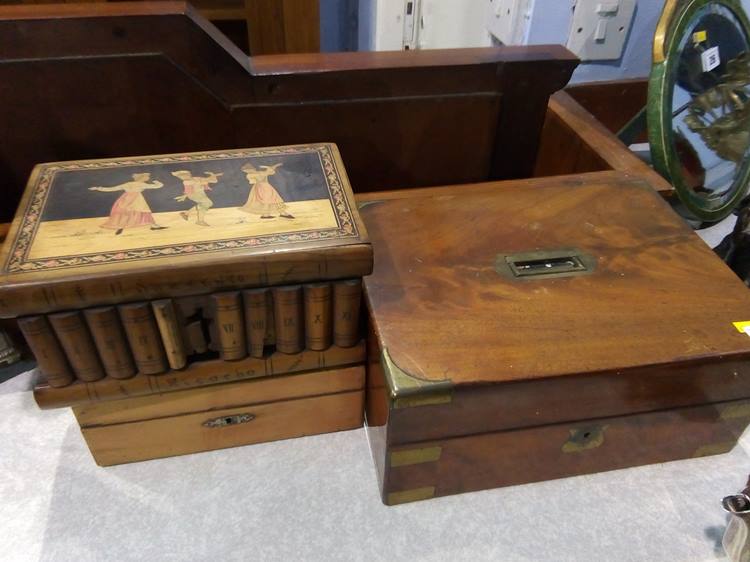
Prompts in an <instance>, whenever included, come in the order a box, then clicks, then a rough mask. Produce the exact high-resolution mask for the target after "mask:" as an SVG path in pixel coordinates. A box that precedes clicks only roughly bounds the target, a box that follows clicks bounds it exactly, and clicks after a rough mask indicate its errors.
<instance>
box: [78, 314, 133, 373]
mask: <svg viewBox="0 0 750 562" xmlns="http://www.w3.org/2000/svg"><path fill="white" fill-rule="evenodd" d="M83 314H84V316H85V317H86V323H87V324H88V326H89V330H90V331H91V337H92V338H94V345H96V349H97V351H98V352H99V358H100V359H101V361H102V365H104V371H105V372H106V373H107V375H108V376H110V377H112V378H114V379H129V378H130V377H132V376H134V375H135V373H136V369H135V364H134V363H133V357H132V356H131V355H130V349H129V348H128V342H127V340H126V339H125V332H124V331H123V329H122V326H121V325H120V317H119V316H118V314H117V309H115V307H114V306H106V307H101V308H89V309H87V310H85V311H84V312H83Z"/></svg>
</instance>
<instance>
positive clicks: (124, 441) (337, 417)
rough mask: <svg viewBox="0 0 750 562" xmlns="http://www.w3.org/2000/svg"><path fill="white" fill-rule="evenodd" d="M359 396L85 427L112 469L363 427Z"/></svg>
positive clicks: (96, 452)
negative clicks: (135, 463)
mask: <svg viewBox="0 0 750 562" xmlns="http://www.w3.org/2000/svg"><path fill="white" fill-rule="evenodd" d="M363 400H364V391H363V390H356V391H350V392H341V393H337V394H328V395H323V396H315V397H311V398H302V399H298V400H286V401H282V402H271V403H265V404H257V405H248V406H237V407H233V408H227V409H222V410H212V411H206V412H200V413H193V414H185V415H177V416H170V417H165V418H158V419H150V420H145V421H135V422H128V423H118V424H112V425H103V426H90V427H82V428H81V432H82V433H83V436H84V438H85V439H86V442H87V443H88V446H89V449H90V450H91V454H92V455H93V456H94V459H95V460H96V462H97V464H99V465H101V466H110V465H115V464H123V463H128V462H137V461H143V460H149V459H155V458H162V457H171V456H176V455H185V454H189V453H198V452H202V451H212V450H216V449H225V448H228V447H238V446H241V445H250V444H253V443H263V442H268V441H278V440H281V439H289V438H293V437H303V436H306V435H318V434H321V433H330V432H334V431H343V430H347V429H356V428H358V427H361V426H362V408H363Z"/></svg>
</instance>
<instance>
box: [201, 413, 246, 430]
mask: <svg viewBox="0 0 750 562" xmlns="http://www.w3.org/2000/svg"><path fill="white" fill-rule="evenodd" d="M254 419H255V416H254V415H253V414H234V415H233V416H222V417H220V418H213V419H210V420H206V421H204V422H203V427H226V426H228V425H238V424H241V423H247V422H249V421H253V420H254Z"/></svg>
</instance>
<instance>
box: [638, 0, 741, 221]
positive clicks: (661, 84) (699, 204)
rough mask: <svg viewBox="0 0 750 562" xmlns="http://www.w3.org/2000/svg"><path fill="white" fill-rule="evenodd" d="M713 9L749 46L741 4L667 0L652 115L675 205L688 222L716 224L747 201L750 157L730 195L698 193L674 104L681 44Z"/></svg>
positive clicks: (654, 154) (655, 143) (658, 160)
mask: <svg viewBox="0 0 750 562" xmlns="http://www.w3.org/2000/svg"><path fill="white" fill-rule="evenodd" d="M712 4H713V5H719V6H722V7H725V8H726V9H728V10H729V11H730V12H732V14H733V15H734V16H735V17H736V18H737V21H738V22H739V24H740V27H741V30H742V32H743V33H744V35H745V39H746V41H747V42H748V44H749V45H750V21H748V18H747V15H746V14H745V11H744V9H743V8H742V5H741V4H740V1H739V0H667V3H666V4H665V7H664V11H663V12H662V16H661V19H660V21H659V25H658V27H657V30H656V34H655V37H654V53H653V67H652V70H651V76H650V78H649V88H648V110H647V114H648V115H647V117H648V131H649V144H650V145H651V158H652V162H653V165H654V168H655V169H656V170H657V171H658V172H659V173H660V174H661V175H663V176H664V177H665V178H667V179H668V180H669V181H670V182H671V183H672V185H674V187H675V189H676V190H677V195H678V197H679V200H680V202H679V203H676V205H675V206H676V210H677V211H678V212H680V213H681V214H682V215H684V216H685V217H687V218H690V219H698V220H700V221H706V222H716V221H719V220H721V219H723V218H725V217H726V216H728V215H729V214H730V213H731V212H732V211H733V210H734V208H735V207H736V206H737V204H738V203H739V202H740V200H742V198H743V197H744V195H745V193H746V191H747V187H748V184H749V183H750V158H745V159H744V160H743V162H742V163H741V164H740V165H739V168H738V170H737V173H736V175H735V178H734V181H733V182H732V185H731V187H730V188H729V190H728V191H727V192H726V193H725V194H723V195H720V196H717V197H714V198H707V197H702V196H700V195H698V194H696V193H695V191H693V189H691V188H690V187H689V186H688V185H687V183H686V181H685V177H684V176H683V169H682V165H681V161H680V158H679V155H678V153H677V147H676V144H675V135H674V132H673V105H672V104H673V97H674V87H675V82H676V78H677V68H678V65H679V61H680V55H681V53H680V44H681V42H682V40H683V38H684V37H685V34H686V33H690V32H691V30H692V27H693V26H694V25H695V21H694V20H695V16H696V14H698V12H699V11H700V10H701V9H703V8H705V7H706V6H709V5H712ZM749 50H750V49H749Z"/></svg>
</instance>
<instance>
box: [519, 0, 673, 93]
mask: <svg viewBox="0 0 750 562" xmlns="http://www.w3.org/2000/svg"><path fill="white" fill-rule="evenodd" d="M663 6H664V1H663V0H638V4H637V6H636V9H635V17H634V20H633V24H632V25H631V27H630V32H629V35H628V38H627V41H626V43H625V50H624V51H623V56H622V57H621V58H620V60H617V61H601V62H592V63H581V65H580V66H579V67H578V69H577V70H576V72H575V74H573V78H572V80H571V82H594V81H599V80H620V79H624V78H641V77H645V76H648V74H649V72H650V70H651V48H652V45H653V39H654V31H655V30H656V24H657V23H658V21H659V16H660V15H661V10H662V7H663ZM572 17H573V2H572V0H534V10H533V12H532V16H531V21H530V23H529V30H528V44H530V45H536V44H543V43H559V44H561V45H565V44H566V43H567V42H568V34H569V33H570V25H571V20H572Z"/></svg>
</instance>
